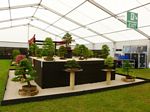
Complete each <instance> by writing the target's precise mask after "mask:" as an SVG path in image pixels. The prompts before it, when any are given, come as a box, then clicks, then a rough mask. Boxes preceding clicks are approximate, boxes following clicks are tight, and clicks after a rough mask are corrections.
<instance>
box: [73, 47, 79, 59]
mask: <svg viewBox="0 0 150 112" xmlns="http://www.w3.org/2000/svg"><path fill="white" fill-rule="evenodd" d="M79 46H80V45H79V44H76V46H75V48H74V49H73V55H75V56H79Z"/></svg>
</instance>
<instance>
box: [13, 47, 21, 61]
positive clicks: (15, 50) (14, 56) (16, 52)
mask: <svg viewBox="0 0 150 112" xmlns="http://www.w3.org/2000/svg"><path fill="white" fill-rule="evenodd" d="M19 54H20V51H19V50H18V49H14V50H13V51H12V58H13V60H15V59H16V56H17V55H19Z"/></svg>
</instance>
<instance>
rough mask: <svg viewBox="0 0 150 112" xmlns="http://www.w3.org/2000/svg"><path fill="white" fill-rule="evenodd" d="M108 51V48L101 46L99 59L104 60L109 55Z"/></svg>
mask: <svg viewBox="0 0 150 112" xmlns="http://www.w3.org/2000/svg"><path fill="white" fill-rule="evenodd" d="M109 51H110V49H109V47H108V46H107V45H103V46H102V49H101V58H104V59H106V58H107V57H108V55H109Z"/></svg>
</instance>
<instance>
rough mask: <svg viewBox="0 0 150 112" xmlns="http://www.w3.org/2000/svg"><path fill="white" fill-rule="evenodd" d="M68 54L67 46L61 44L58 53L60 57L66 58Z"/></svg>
mask: <svg viewBox="0 0 150 112" xmlns="http://www.w3.org/2000/svg"><path fill="white" fill-rule="evenodd" d="M66 54H67V50H66V48H65V47H64V46H60V47H59V49H58V55H59V56H60V59H64V58H65V55H66Z"/></svg>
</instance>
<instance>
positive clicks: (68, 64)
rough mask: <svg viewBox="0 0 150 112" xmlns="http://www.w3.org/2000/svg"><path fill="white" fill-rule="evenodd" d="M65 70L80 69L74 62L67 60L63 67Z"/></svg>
mask: <svg viewBox="0 0 150 112" xmlns="http://www.w3.org/2000/svg"><path fill="white" fill-rule="evenodd" d="M64 66H65V68H67V69H80V68H81V67H80V65H79V64H78V62H77V61H76V60H68V61H67V62H66V64H65V65H64Z"/></svg>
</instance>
